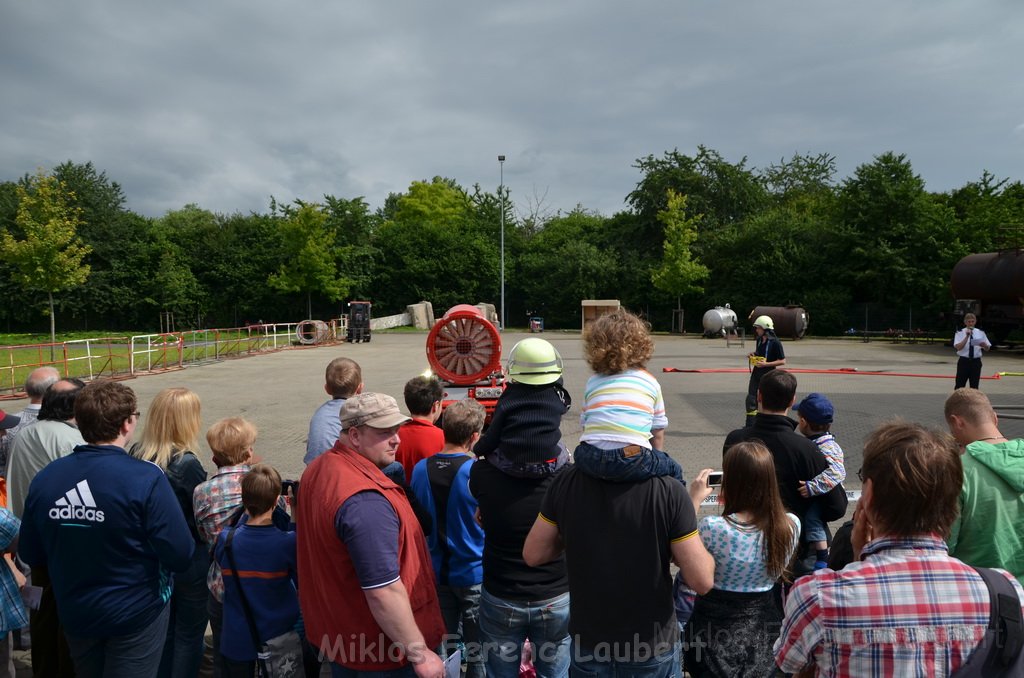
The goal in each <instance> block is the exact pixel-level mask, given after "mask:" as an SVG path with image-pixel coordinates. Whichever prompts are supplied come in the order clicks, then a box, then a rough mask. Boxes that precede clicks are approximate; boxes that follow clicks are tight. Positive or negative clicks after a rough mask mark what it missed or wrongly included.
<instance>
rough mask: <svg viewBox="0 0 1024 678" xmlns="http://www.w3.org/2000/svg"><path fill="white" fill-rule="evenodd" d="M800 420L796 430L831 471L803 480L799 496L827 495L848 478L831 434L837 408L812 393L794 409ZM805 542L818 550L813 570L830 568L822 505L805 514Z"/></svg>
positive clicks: (840, 453) (814, 506) (818, 394)
mask: <svg viewBox="0 0 1024 678" xmlns="http://www.w3.org/2000/svg"><path fill="white" fill-rule="evenodd" d="M794 411H795V412H796V413H797V414H798V415H799V417H800V421H799V423H798V424H797V428H798V429H799V431H800V433H801V434H803V435H804V436H806V437H808V438H810V439H811V440H813V441H814V443H815V444H816V445H817V446H818V449H819V450H821V453H822V454H823V455H825V461H827V462H828V468H826V469H825V470H824V471H822V472H821V473H819V474H818V475H816V476H815V477H814V478H813V479H811V480H809V481H807V482H804V481H802V480H801V481H800V483H799V487H798V489H799V490H800V496H801V497H806V498H809V499H815V498H816V497H820V496H821V495H823V494H827V493H828V492H829V491H830V490H831V489H832V488H834V487H835V486H836V485H838V484H839V483H841V482H843V480H845V479H846V466H845V465H844V463H843V448H841V447H840V446H839V443H837V442H836V439H835V436H833V435H832V433H831V432H830V431H829V428H831V426H832V420H833V419H834V418H835V408H834V407H833V406H832V403H831V402H830V401H829V399H828V398H826V397H825V396H824V395H822V394H821V393H811V394H809V395H808V396H807V397H806V398H804V399H803V400H801V401H800V404H799V405H797V406H796V407H795V408H794ZM803 539H804V541H805V542H808V543H809V544H810V545H811V547H812V548H813V549H814V551H815V562H814V569H816V570H821V569H824V568H826V567H828V541H827V535H826V534H825V522H824V521H823V520H822V519H821V502H820V501H811V503H810V506H809V507H808V509H807V511H806V513H804V534H803Z"/></svg>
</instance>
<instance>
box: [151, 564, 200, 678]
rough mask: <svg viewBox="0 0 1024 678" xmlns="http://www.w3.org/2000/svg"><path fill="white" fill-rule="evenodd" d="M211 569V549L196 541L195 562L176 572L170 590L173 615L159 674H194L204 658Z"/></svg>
mask: <svg viewBox="0 0 1024 678" xmlns="http://www.w3.org/2000/svg"><path fill="white" fill-rule="evenodd" d="M209 569H210V553H209V551H207V550H206V546H204V545H203V544H196V550H195V553H194V554H193V555H192V564H191V565H190V566H189V568H188V569H187V570H185V571H184V572H181V573H180V574H175V575H174V591H173V593H172V594H171V604H170V607H171V618H170V621H169V622H168V624H167V642H166V643H165V644H164V651H163V656H162V657H161V658H160V671H159V673H158V674H157V675H158V676H159V678H193V677H194V676H195V675H197V674H198V673H199V664H200V663H201V662H202V660H203V637H204V636H205V635H206V624H207V622H208V621H209V620H210V615H209V613H208V612H207V610H206V599H207V598H208V597H209V596H210V590H209V589H208V588H206V573H207V571H208V570H209Z"/></svg>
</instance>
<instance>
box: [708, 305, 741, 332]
mask: <svg viewBox="0 0 1024 678" xmlns="http://www.w3.org/2000/svg"><path fill="white" fill-rule="evenodd" d="M702 322H703V324H704V335H705V336H708V337H713V336H721V335H723V334H726V333H727V332H732V331H733V330H735V329H736V322H737V319H736V311H734V310H732V309H731V308H729V307H728V306H715V307H714V308H712V309H709V310H708V311H706V312H705V313H704V319H703V321H702Z"/></svg>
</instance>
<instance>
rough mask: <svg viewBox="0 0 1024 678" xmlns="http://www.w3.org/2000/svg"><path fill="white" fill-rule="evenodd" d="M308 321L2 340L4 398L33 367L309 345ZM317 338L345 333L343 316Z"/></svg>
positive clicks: (114, 368) (153, 368)
mask: <svg viewBox="0 0 1024 678" xmlns="http://www.w3.org/2000/svg"><path fill="white" fill-rule="evenodd" d="M303 324H304V323H268V324H263V325H249V326H246V327H231V328H217V329H209V330H189V331H185V332H164V333H160V334H139V335H135V336H131V337H103V338H99V339H75V340H71V341H63V342H58V343H52V344H22V345H18V346H0V398H5V397H6V398H10V397H17V396H18V395H19V394H20V392H21V391H22V389H23V388H24V384H25V378H26V377H27V376H28V374H29V372H31V371H32V370H34V369H36V368H38V367H46V366H50V367H55V368H57V370H58V371H59V372H60V373H61V375H62V376H66V377H78V378H80V379H85V380H89V379H95V378H97V377H123V376H132V375H136V374H141V373H145V372H157V371H162V370H172V369H180V368H183V367H186V366H188V365H198V364H201V363H208V362H214V361H218V360H225V359H227V358H239V357H243V356H249V355H255V354H258V353H267V352H270V351H279V350H281V349H285V348H291V347H293V346H297V345H308V344H309V343H311V342H309V341H308V337H304V336H303V335H300V334H297V332H302V328H301V326H302V325H303ZM323 324H325V325H326V327H327V332H326V333H318V335H317V339H316V343H317V344H330V343H335V342H338V341H342V340H344V338H345V322H344V319H337V320H332V321H330V322H327V323H323ZM304 339H305V340H304Z"/></svg>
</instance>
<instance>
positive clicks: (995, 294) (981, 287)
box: [950, 249, 1024, 344]
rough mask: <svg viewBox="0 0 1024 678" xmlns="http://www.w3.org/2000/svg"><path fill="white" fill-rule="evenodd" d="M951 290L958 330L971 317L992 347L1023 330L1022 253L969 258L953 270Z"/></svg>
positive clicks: (1023, 258)
mask: <svg viewBox="0 0 1024 678" xmlns="http://www.w3.org/2000/svg"><path fill="white" fill-rule="evenodd" d="M950 288H951V289H952V292H953V298H954V299H955V300H956V301H955V305H954V311H953V315H954V317H955V318H956V321H957V323H958V326H959V325H961V324H963V317H964V315H965V314H967V313H973V314H974V315H976V316H977V317H978V326H979V327H981V328H982V329H983V330H985V333H986V334H988V336H989V338H990V339H992V342H993V343H994V344H1001V343H1004V342H1005V341H1006V337H1007V336H1008V335H1009V334H1010V332H1011V331H1013V330H1015V329H1019V328H1021V327H1024V251H1022V250H1019V249H1015V250H1006V251H1002V252H984V253H982V254H969V255H967V256H966V257H964V258H963V259H961V260H960V261H959V262H957V264H956V266H954V267H953V273H952V274H951V275H950Z"/></svg>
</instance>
